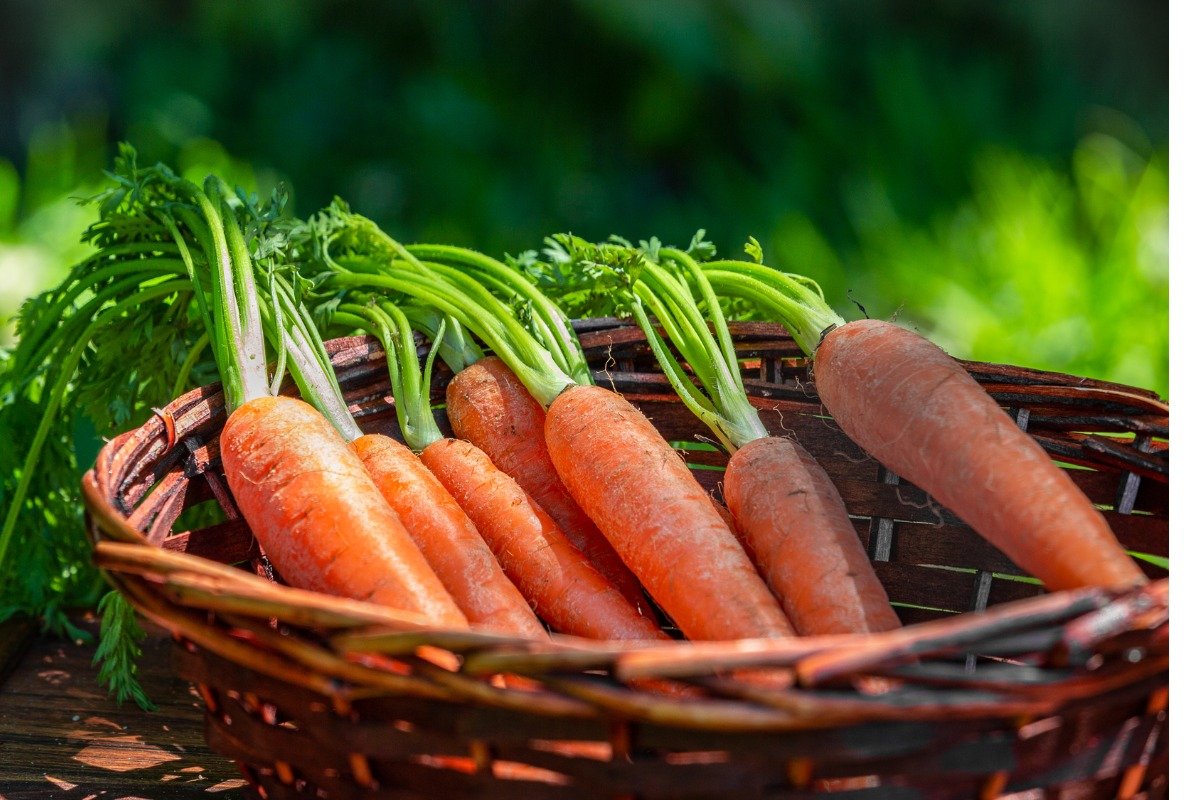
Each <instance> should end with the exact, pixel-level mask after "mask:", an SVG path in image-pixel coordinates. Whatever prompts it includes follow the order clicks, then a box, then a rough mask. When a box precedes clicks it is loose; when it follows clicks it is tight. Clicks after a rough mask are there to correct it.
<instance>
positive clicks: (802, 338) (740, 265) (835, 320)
mask: <svg viewBox="0 0 1200 800" xmlns="http://www.w3.org/2000/svg"><path fill="white" fill-rule="evenodd" d="M700 269H701V270H702V271H703V273H704V276H705V277H706V278H708V281H709V283H711V284H712V286H713V288H715V289H716V290H717V291H719V292H721V293H722V294H725V295H728V296H730V297H740V298H743V299H745V300H749V301H750V302H751V303H753V304H754V305H755V306H757V307H758V309H759V311H760V312H761V313H763V314H764V315H765V316H767V317H769V318H771V319H775V320H778V321H779V322H780V323H781V324H782V325H783V326H784V327H785V328H787V330H788V333H790V334H791V336H792V338H793V339H794V340H795V341H796V344H798V345H799V346H800V347H801V348H802V349H803V350H804V351H805V352H807V353H809V354H812V353H813V352H815V351H816V349H817V345H819V344H820V343H821V336H822V335H823V334H824V332H825V331H826V330H828V329H829V328H830V327H832V326H836V325H843V324H845V322H846V321H845V320H844V319H842V318H841V317H840V316H838V314H837V313H836V312H835V311H834V310H833V309H832V308H830V307H829V304H828V303H826V302H825V296H824V295H823V294H822V292H821V287H820V286H818V285H817V284H816V282H815V281H813V280H812V279H810V278H805V277H801V276H799V275H793V274H791V273H787V272H781V271H779V270H777V269H774V268H772V267H769V266H766V265H764V264H760V263H756V262H751V261H733V260H723V261H707V262H703V263H701V264H700Z"/></svg>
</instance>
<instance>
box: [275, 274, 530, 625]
mask: <svg viewBox="0 0 1200 800" xmlns="http://www.w3.org/2000/svg"><path fill="white" fill-rule="evenodd" d="M270 289H271V299H272V301H273V305H274V308H275V311H276V316H277V321H278V322H279V323H280V324H279V326H278V332H277V336H278V338H279V339H280V341H281V342H282V343H283V345H284V346H283V348H282V349H283V352H285V354H286V355H287V356H289V366H290V367H291V368H292V372H293V375H294V377H295V378H296V382H297V385H298V386H299V387H300V389H301V393H302V394H303V395H304V396H305V397H306V398H310V399H311V402H312V404H313V405H314V406H316V407H317V408H319V409H320V410H321V412H322V413H323V414H324V415H325V416H326V418H327V419H329V421H330V422H331V423H332V424H333V426H334V427H335V428H336V429H337V430H338V431H339V432H340V433H341V435H342V437H343V439H344V440H345V441H347V442H350V443H351V445H350V447H351V450H352V451H353V452H354V453H355V454H356V455H358V456H359V459H360V461H361V462H362V464H363V466H364V468H365V469H366V471H367V474H368V475H369V476H370V478H371V480H372V481H373V482H374V483H375V485H376V486H377V487H378V489H379V490H380V492H382V497H383V498H384V500H385V502H387V503H388V504H389V505H390V506H391V508H392V510H393V511H394V512H395V513H396V515H397V517H398V518H399V519H400V521H401V522H402V523H403V524H404V526H405V528H406V530H407V531H408V533H409V535H410V536H411V537H412V539H413V541H414V543H415V546H416V548H417V549H418V550H419V551H420V553H421V554H422V556H424V558H425V559H426V561H427V562H428V563H429V566H430V567H431V569H432V570H433V572H434V574H436V575H437V577H438V578H439V579H440V580H441V582H442V584H443V585H444V586H445V588H446V590H447V591H448V592H449V594H450V596H451V597H453V598H454V601H455V602H456V603H457V604H458V606H459V608H460V609H461V610H462V612H463V614H464V615H465V617H466V619H467V621H468V622H470V623H471V624H472V625H474V626H478V627H482V628H488V629H491V630H494V631H497V632H503V633H511V634H515V635H517V636H525V637H533V638H545V636H546V631H545V628H543V627H542V624H541V623H540V622H539V621H538V618H537V616H536V615H535V614H534V613H533V611H532V609H530V608H529V604H528V603H527V602H525V599H524V598H523V597H521V594H520V592H518V591H517V589H516V587H515V586H513V585H512V582H511V581H509V580H508V578H507V577H505V575H504V572H503V570H501V568H500V564H499V563H498V562H497V561H496V558H495V556H493V555H492V553H491V551H490V550H488V547H487V545H486V544H485V543H484V541H483V539H482V538H481V537H480V535H479V532H478V531H477V530H476V529H475V526H474V524H473V523H472V522H471V520H470V519H469V518H468V517H467V515H466V514H465V513H463V510H462V509H461V508H459V506H458V504H457V503H456V502H455V501H454V498H452V497H451V496H450V495H449V494H448V493H447V492H446V490H445V489H444V488H443V487H442V485H441V484H440V483H438V481H437V479H436V478H435V477H434V476H433V475H432V474H431V473H430V472H429V470H428V469H426V468H425V466H424V465H423V464H422V463H421V461H420V459H418V458H417V457H416V456H415V455H413V453H412V452H411V451H410V450H408V448H406V447H404V446H403V445H402V444H400V443H399V442H397V441H395V440H393V439H390V438H388V437H386V436H379V435H364V434H363V432H362V430H360V429H359V427H358V423H357V422H355V420H354V417H353V415H352V414H351V413H350V410H349V408H348V407H347V406H346V402H345V399H344V398H343V397H342V395H341V392H340V390H339V389H338V385H337V377H336V374H335V373H334V371H333V365H332V364H331V363H330V361H329V356H328V354H327V353H326V352H325V348H324V346H323V344H322V343H321V339H320V336H319V335H318V334H317V331H316V326H315V324H314V322H313V320H312V318H311V317H310V316H309V315H308V312H307V310H306V309H305V308H304V306H303V305H300V304H297V303H296V302H295V300H294V298H293V297H292V292H291V289H290V288H289V287H288V286H287V285H285V284H283V283H281V282H274V283H272V284H271V286H270ZM353 311H357V312H359V313H361V314H364V315H366V317H367V318H369V319H363V318H360V317H358V316H353V315H352V314H349V312H353ZM339 313H340V315H341V316H343V317H345V316H350V319H351V324H359V323H362V324H364V325H369V324H370V319H376V320H378V321H380V322H381V323H384V324H388V325H390V324H391V321H390V318H388V317H387V316H386V315H385V313H384V312H383V311H382V310H381V309H379V308H374V307H372V308H365V307H359V306H354V305H352V304H343V306H342V310H341V311H340V312H339ZM405 334H406V335H407V336H408V343H407V345H404V344H402V345H401V351H402V353H403V356H404V358H403V360H404V362H405V367H406V368H405V369H404V370H403V372H402V373H400V372H399V369H400V367H399V364H398V363H397V357H396V353H395V349H396V348H395V346H394V344H393V341H392V336H391V335H389V334H384V340H385V345H384V346H385V349H386V351H387V355H388V366H389V370H390V371H392V372H393V374H395V375H396V377H397V381H398V383H399V388H398V389H397V391H396V396H397V398H399V399H400V402H399V403H398V408H400V409H401V412H400V415H401V429H402V431H403V432H404V434H405V436H406V437H408V438H410V439H412V440H414V441H417V442H421V441H424V440H425V438H426V437H429V436H432V437H433V438H437V437H440V436H441V433H440V432H439V431H438V430H437V423H436V422H435V421H434V420H433V417H432V414H431V412H430V410H429V408H428V401H427V399H422V398H428V382H427V381H425V382H422V377H425V378H428V377H430V375H428V374H427V375H425V376H422V374H421V370H420V362H419V360H418V358H417V355H416V350H415V346H414V344H413V342H412V338H411V332H410V331H408V330H407V328H405ZM422 390H424V394H422ZM414 398H415V399H414ZM410 404H415V409H414V413H413V414H412V415H409V414H405V413H404V412H403V409H407V408H409V405H410ZM422 404H423V405H424V407H425V412H424V414H422V413H421V411H420V409H421V406H422ZM430 432H432V433H430Z"/></svg>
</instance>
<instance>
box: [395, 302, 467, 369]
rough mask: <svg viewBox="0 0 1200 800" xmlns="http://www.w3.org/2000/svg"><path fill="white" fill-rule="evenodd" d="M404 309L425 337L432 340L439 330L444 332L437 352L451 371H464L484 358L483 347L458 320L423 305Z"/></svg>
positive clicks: (409, 319) (410, 320)
mask: <svg viewBox="0 0 1200 800" xmlns="http://www.w3.org/2000/svg"><path fill="white" fill-rule="evenodd" d="M403 311H404V313H405V314H406V315H407V316H408V321H409V322H410V323H412V326H413V327H414V328H416V329H417V330H419V331H420V332H421V333H423V334H425V338H427V339H429V340H430V341H433V340H434V339H436V338H437V336H438V333H439V332H440V333H441V334H442V344H441V346H440V347H439V348H438V351H437V354H438V357H439V358H441V359H442V361H445V362H446V365H447V366H449V367H450V371H451V372H454V373H458V372H462V371H463V370H464V369H466V368H467V367H469V366H471V365H472V364H474V363H475V362H476V361H478V360H479V359H481V358H483V356H484V352H483V348H481V347H480V346H479V344H478V343H477V342H476V341H475V339H474V338H473V337H472V336H471V334H470V333H468V332H467V331H466V330H465V329H464V328H463V326H462V325H460V324H458V320H456V319H452V318H448V317H447V316H446V315H445V314H441V313H439V312H437V311H434V310H433V309H431V308H424V307H422V306H409V307H407V308H405V309H403Z"/></svg>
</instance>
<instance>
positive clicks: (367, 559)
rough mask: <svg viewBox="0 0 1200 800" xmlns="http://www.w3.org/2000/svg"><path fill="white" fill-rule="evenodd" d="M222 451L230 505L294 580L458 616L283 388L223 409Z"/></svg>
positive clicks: (346, 457)
mask: <svg viewBox="0 0 1200 800" xmlns="http://www.w3.org/2000/svg"><path fill="white" fill-rule="evenodd" d="M221 461H222V464H223V466H224V468H225V476H226V478H227V480H228V482H229V489H230V491H231V492H232V493H233V496H234V498H235V499H236V500H237V504H238V509H239V510H240V511H241V512H242V514H243V515H244V516H245V518H246V522H247V523H248V524H249V525H250V529H251V530H252V531H254V534H255V536H256V537H257V538H258V540H259V543H260V544H261V545H262V548H263V552H265V553H266V554H267V556H268V557H269V558H270V559H271V563H272V564H273V565H274V566H275V568H276V569H277V570H278V571H279V573H280V575H282V576H283V577H284V579H285V580H287V582H288V583H290V584H291V585H293V586H296V587H298V588H303V589H311V590H313V591H319V592H325V593H328V594H335V595H339V596H342V597H351V598H354V599H356V600H367V601H371V602H376V603H381V604H384V605H390V606H395V607H397V608H403V609H406V610H410V611H416V612H419V613H422V614H425V615H426V616H427V617H428V618H429V620H430V622H431V623H432V624H434V625H444V626H447V627H464V626H465V625H466V619H465V618H464V617H463V614H462V612H461V611H460V610H459V609H458V608H457V606H456V605H455V604H454V601H453V600H452V599H451V598H450V596H449V595H448V594H447V593H446V589H445V588H444V587H443V586H442V584H441V583H440V582H439V581H438V579H437V576H436V575H434V573H433V571H432V570H431V569H430V568H429V565H428V563H426V561H425V558H424V557H423V556H422V555H421V552H420V551H419V550H418V549H417V547H416V545H415V544H413V542H412V539H411V538H410V537H409V535H408V533H407V531H406V530H405V528H404V526H403V524H402V523H401V522H400V520H399V518H398V517H397V516H396V513H395V512H394V511H393V510H392V508H391V507H390V506H389V505H388V504H387V502H386V501H385V500H384V498H383V496H382V495H381V494H380V493H379V490H378V489H377V488H376V487H375V485H374V484H373V483H372V482H371V477H370V475H368V474H367V471H366V470H365V469H364V468H363V465H362V463H361V462H360V461H359V460H358V458H357V457H356V456H355V455H354V453H353V451H351V450H350V448H349V447H348V446H347V445H346V443H345V442H344V441H343V440H342V439H341V437H340V436H339V435H338V433H337V431H336V430H334V428H333V427H332V426H331V425H330V424H329V422H328V421H326V419H325V418H324V417H322V416H321V414H320V413H319V412H318V411H317V410H316V409H314V408H313V407H312V406H310V405H308V404H307V403H304V402H302V401H300V400H296V399H294V398H290V397H272V396H270V395H267V396H264V397H258V398H255V399H253V400H251V401H249V402H247V403H246V404H244V405H242V406H240V407H239V408H238V409H237V410H236V411H234V412H233V413H232V414H230V416H229V420H228V421H227V422H226V423H225V428H224V430H223V431H222V433H221Z"/></svg>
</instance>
